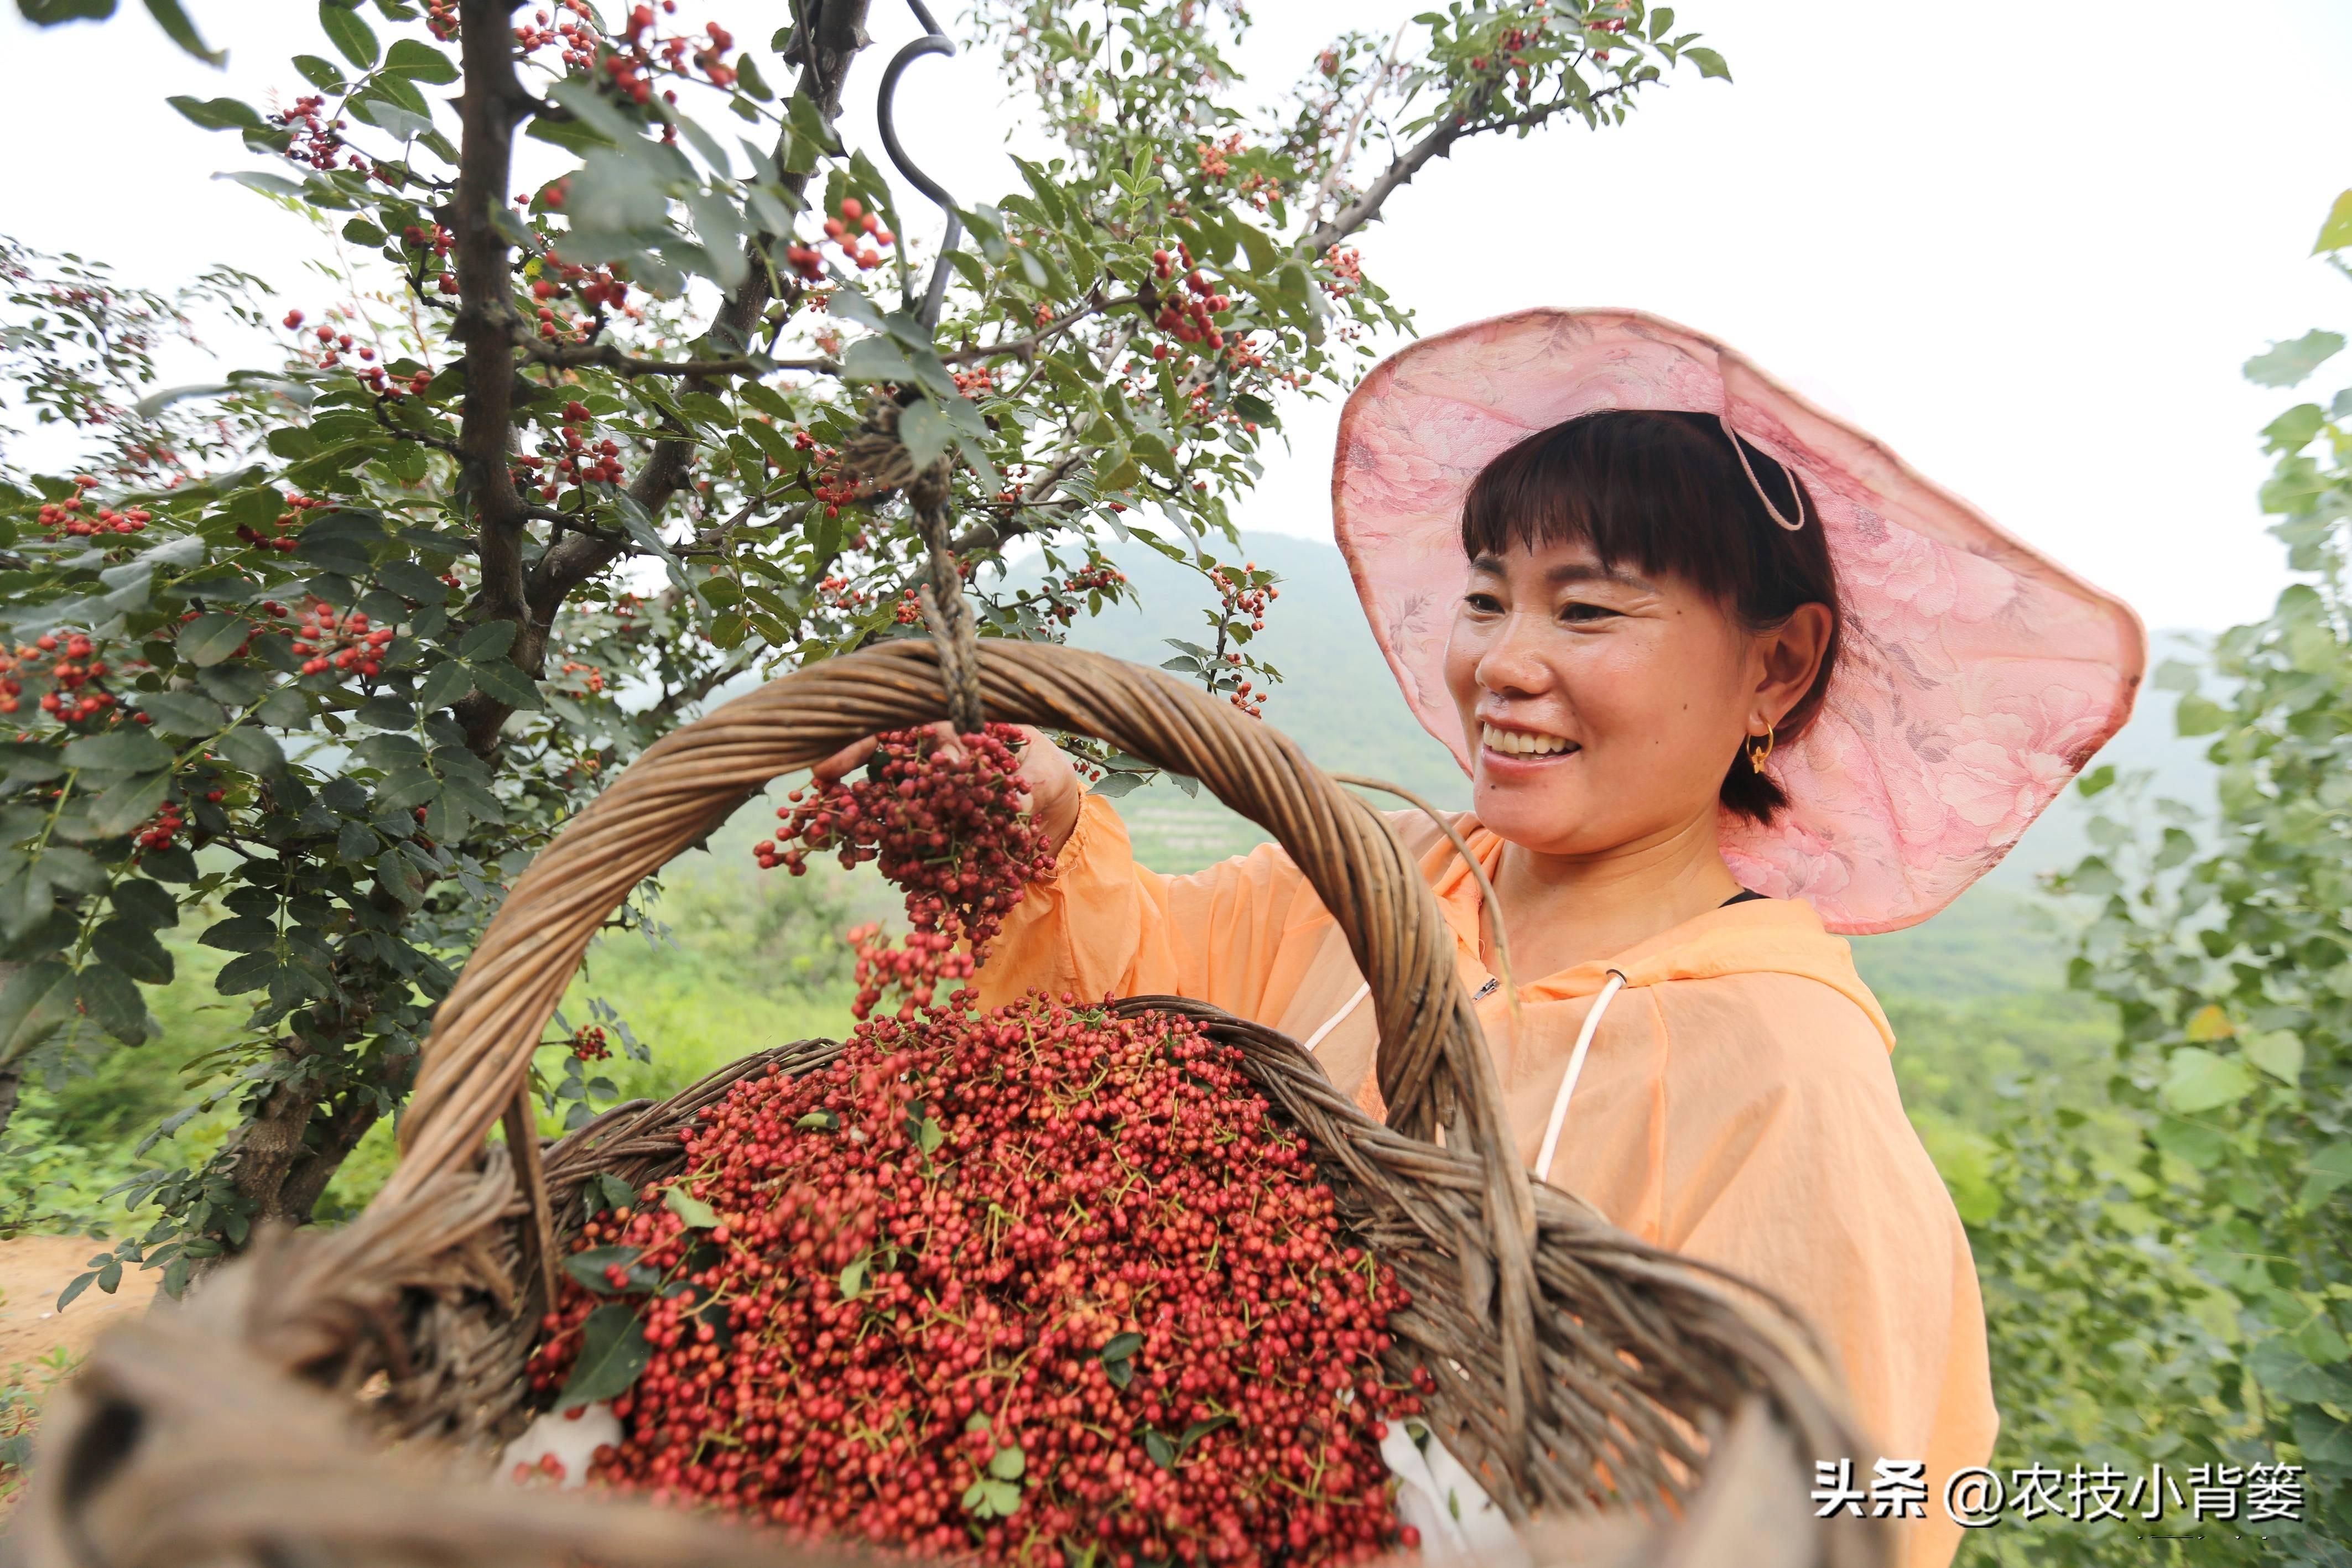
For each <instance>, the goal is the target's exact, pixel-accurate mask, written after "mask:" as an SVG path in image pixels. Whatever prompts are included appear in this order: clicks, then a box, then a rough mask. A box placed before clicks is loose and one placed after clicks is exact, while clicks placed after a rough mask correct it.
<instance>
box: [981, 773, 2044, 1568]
mask: <svg viewBox="0 0 2352 1568" xmlns="http://www.w3.org/2000/svg"><path fill="white" fill-rule="evenodd" d="M1391 821H1393V822H1394V824H1395V826H1396V828H1397V830H1398V831H1399V833H1400V834H1401V835H1402V836H1403V838H1404V839H1405V841H1406V842H1407V844H1408V845H1410V846H1412V849H1413V850H1414V851H1415V852H1417V853H1419V854H1420V856H1421V865H1422V873H1423V876H1425V877H1426V878H1427V879H1428V880H1429V882H1430V884H1431V886H1432V888H1433V891H1434V892H1435V893H1436V894H1437V899H1438V904H1439V907H1440V908H1441V909H1443V910H1444V914H1445V917H1446V920H1447V922H1448V923H1449V924H1450V925H1452V926H1453V928H1454V938H1455V946H1456V949H1457V953H1458V956H1459V964H1460V974H1461V977H1462V980H1463V983H1464V985H1465V987H1467V988H1469V990H1470V991H1471V992H1472V993H1473V994H1475V993H1476V992H1477V991H1478V989H1479V988H1481V987H1482V986H1484V985H1485V984H1486V981H1487V979H1488V978H1489V977H1488V975H1487V972H1486V967H1485V966H1484V965H1483V964H1482V963H1481V962H1480V961H1479V957H1478V946H1479V944H1478V929H1479V921H1478V915H1479V909H1478V896H1479V895H1478V887H1477V883H1476V882H1475V880H1474V879H1473V878H1472V877H1471V876H1470V875H1469V873H1468V872H1467V870H1466V869H1465V867H1464V866H1463V865H1462V863H1461V861H1460V859H1459V857H1458V856H1456V855H1455V854H1454V851H1453V849H1452V848H1451V846H1449V845H1448V844H1447V843H1446V841H1445V840H1444V838H1443V837H1442V836H1441V835H1440V834H1438V833H1437V832H1436V831H1435V830H1434V829H1433V828H1432V827H1431V826H1430V824H1429V823H1428V822H1427V821H1426V820H1425V819H1423V818H1421V817H1419V816H1418V815H1417V814H1412V813H1399V814H1398V815H1397V816H1395V817H1393V818H1392V819H1391ZM1454 823H1455V826H1456V828H1457V829H1458V830H1459V831H1461V832H1462V834H1463V836H1464V838H1465V840H1466V841H1468V843H1469V845H1470V848H1471V852H1473V853H1474V854H1475V855H1477V856H1478V858H1479V860H1480V862H1481V863H1482V864H1483V865H1484V866H1485V867H1486V870H1487V873H1488V874H1489V875H1490V876H1491V875H1492V874H1493V873H1494V870H1495V867H1496V862H1497V861H1498V860H1499V858H1500V854H1501V841H1500V840H1498V839H1497V838H1496V836H1495V835H1494V834H1492V833H1490V832H1488V831H1486V829H1484V828H1482V827H1480V826H1479V825H1478V824H1477V822H1476V821H1475V820H1474V819H1472V818H1470V817H1468V816H1466V815H1465V816H1462V817H1457V818H1455V819H1454ZM1611 969H1616V970H1618V971H1620V972H1622V974H1623V975H1624V976H1625V978H1626V982H1627V984H1626V986H1625V988H1624V989H1623V990H1622V992H1621V994H1619V995H1618V996H1617V997H1616V998H1615V999H1614V1000H1613V1002H1612V1004H1611V1005H1610V1007H1609V1009H1608V1010H1607V1011H1606V1012H1605V1013H1604V1014H1603V1015H1602V1019H1601V1026H1600V1028H1599V1030H1598V1031H1597V1033H1596V1035H1595V1037H1594V1040H1593V1043H1592V1045H1591V1049H1590V1051H1589V1053H1588V1056H1587V1060H1586V1061H1585V1065H1584V1069H1583V1071H1582V1074H1581V1076H1580V1078H1579V1080H1578V1082H1577V1086H1576V1089H1575V1092H1574V1093H1573V1095H1572V1097H1571V1100H1570V1109H1569V1113H1568V1121H1567V1126H1566V1133H1565V1135H1564V1136H1563V1137H1562V1139H1561V1140H1560V1144H1559V1155H1558V1156H1557V1157H1556V1158H1555V1160H1554V1161H1553V1165H1552V1168H1551V1170H1550V1171H1549V1172H1548V1173H1544V1174H1545V1175H1546V1176H1548V1178H1549V1180H1551V1181H1553V1182H1554V1183H1556V1184H1558V1185H1559V1186H1563V1187H1565V1188H1567V1189H1568V1190H1570V1191H1571V1192H1575V1193H1577V1194H1579V1195H1580V1196H1581V1197H1585V1198H1586V1199H1588V1200H1590V1201H1591V1202H1592V1203H1593V1204H1595V1205H1596V1206H1598V1207H1600V1209H1601V1212H1603V1213H1604V1214H1606V1215H1608V1216H1609V1218H1611V1219H1612V1221H1614V1222H1615V1223H1616V1224H1617V1225H1619V1226H1621V1227H1622V1228H1624V1229H1626V1230H1629V1231H1631V1232H1632V1233H1633V1234H1634V1235H1635V1236H1638V1237H1640V1238H1642V1239H1643V1240H1645V1241H1649V1242H1653V1243H1654V1244H1657V1245H1659V1246H1663V1247H1667V1248H1671V1249H1675V1250H1676V1251H1680V1252H1684V1253H1687V1254H1688V1255H1690V1256H1692V1257H1694V1258H1699V1259H1704V1260H1707V1261H1709V1262H1712V1263H1717V1264H1720V1265H1722V1266H1723V1267H1725V1268H1727V1269H1729V1270H1733V1271H1735V1272H1737V1273H1738V1274H1741V1275H1744V1276H1746V1277H1747V1278H1748V1279H1751V1280H1753V1281H1756V1282H1758V1283H1759V1284H1760V1285H1763V1286H1765V1287H1766V1288H1768V1289H1769V1290H1772V1291H1777V1292H1778V1293H1779V1294H1780V1296H1781V1297H1782V1298H1783V1299H1785V1300H1787V1301H1790V1303H1791V1304H1792V1305H1794V1306H1795V1307H1796V1308H1797V1309H1798V1310H1799V1311H1800V1312H1803V1313H1805V1314H1806V1316H1807V1317H1809V1318H1810V1319H1811V1322H1813V1324H1814V1326H1815V1328H1816V1329H1817V1330H1818V1331H1819V1332H1820V1333H1822V1336H1823V1338H1824V1340H1825V1341H1826V1342H1827V1343H1829V1344H1830V1345H1831V1346H1832V1348H1833V1350H1834V1351H1835V1352H1836V1353H1837V1354H1839V1355H1840V1356H1841V1358H1842V1360H1843V1364H1844V1370H1845V1375H1846V1379H1847V1386H1848V1389H1849V1391H1850V1393H1851V1394H1852V1396H1853V1404H1854V1408H1855V1413H1856V1415H1857V1416H1859V1418H1860V1419H1861V1421H1862V1423H1863V1426H1864V1429H1865V1430H1866V1431H1867V1432H1868V1433H1869V1434H1870V1435H1871V1436H1872V1437H1874V1438H1875V1439H1876V1440H1877V1441H1878V1443H1879V1445H1880V1449H1881V1451H1882V1452H1883V1453H1885V1454H1886V1455H1887V1456H1889V1457H1890V1458H1897V1459H1923V1460H1925V1461H1926V1462H1927V1483H1928V1491H1927V1518H1926V1520H1925V1521H1924V1522H1921V1523H1917V1524H1913V1525H1910V1526H1907V1527H1906V1530H1905V1545H1904V1551H1903V1552H1902V1562H1903V1563H1904V1565H1905V1568H1943V1565H1944V1564H1946V1563H1948V1562H1949V1561H1950V1560H1951V1557H1952V1554H1953V1552H1955V1551H1956V1550H1957V1548H1958V1542H1959V1533H1960V1532H1959V1528H1958V1526H1957V1525H1955V1524H1953V1523H1952V1522H1951V1521H1949V1519H1948V1516H1947V1515H1946V1513H1945V1511H1944V1508H1943V1479H1944V1477H1946V1476H1947V1475H1948V1474H1949V1473H1950V1472H1951V1471H1952V1470H1953V1469H1958V1468H1961V1467H1965V1466H1970V1465H1980V1464H1983V1463H1985V1462H1986V1460H1987V1459H1988V1458H1990V1454H1991V1452H1992V1441H1993V1434H1994V1432H1995V1430H1996V1429H1997V1427H1998V1426H1999V1417H1998V1416H1997V1415H1996V1413H1995V1411H1994V1409H1993V1403H1992V1386H1991V1379H1990V1373H1989V1369H1988V1366H1987V1363H1986V1351H1985V1327H1984V1307H1983V1303H1982V1301H1981V1300H1980V1298H1979V1294H1978V1290H1977V1277H1976V1268H1975V1265H1974V1263H1973V1261H1972V1260H1971V1259H1970V1258H1969V1243H1968V1237H1967V1235H1966V1233H1965V1232H1964V1231H1963V1230H1962V1229H1961V1227H1960V1220H1959V1216H1958V1213H1957V1212H1955V1210H1954V1209H1953V1207H1952V1200H1951V1197H1950V1195H1949V1194H1948V1192H1947V1191H1946V1190H1945V1187H1944V1184H1943V1181H1942V1179H1941V1178H1940V1177H1939V1176H1937V1174H1936V1168H1935V1166H1933V1165H1932V1164H1931V1163H1929V1161H1928V1158H1927V1151H1926V1150H1925V1149H1924V1148H1922V1147H1921V1145H1920V1143H1919V1138H1918V1135H1917V1134H1916V1133H1914V1132H1913V1131H1912V1128H1911V1124H1910V1123H1909V1122H1908V1120H1906V1117H1905V1116H1904V1113H1903V1104H1902V1101H1901V1099H1900V1098H1899V1097H1898V1095H1897V1093H1896V1092H1895V1074H1894V1071H1893V1070H1892V1068H1891V1066H1890V1065H1889V1063H1888V1061H1887V1053H1888V1051H1891V1050H1892V1049H1893V1047H1894V1044H1895V1035H1894V1031H1893V1030H1891V1029H1890V1028H1889V1027H1888V1025H1887V1022H1886V1015H1885V1013H1884V1012H1882V1011H1881V1010H1880V1009H1879V1006H1878V1002H1877V1000H1876V998H1874V997H1873V996H1872V995H1871V993H1870V988H1868V987H1867V986H1865V985H1864V984H1863V982H1862V977H1861V976H1860V975H1858V974H1856V973H1855V971H1854V967H1853V956H1852V953H1851V949H1849V947H1848V946H1847V945H1846V944H1845V943H1844V942H1843V940H1841V939H1840V938H1838V937H1835V936H1831V935H1829V934H1828V933H1827V932H1826V931H1825V930H1823V929H1822V923H1821V920H1820V918H1819V917H1818V916H1817V915H1815V914H1814V913H1813V910H1812V906H1811V905H1810V904H1804V903H1802V902H1798V901H1769V900H1768V901H1756V902H1749V903H1744V904H1732V905H1729V906H1727V907H1726V908H1722V909H1717V910H1713V911H1710V912H1709V913H1707V914H1705V915H1700V916H1699V917H1698V918H1696V920H1691V921H1686V922H1685V923H1684V924H1683V925H1677V926H1675V928H1674V929H1672V930H1670V931H1666V932H1664V933H1662V934H1661V935H1659V936H1654V937H1653V938H1651V939H1650V940H1649V941H1647V942H1644V943H1643V944H1641V945H1640V946H1637V947H1634V948H1633V949H1632V950H1631V951H1629V952H1626V953H1622V954H1620V955H1619V956H1617V957H1616V958H1615V959H1614V960H1613V961H1612V962H1611V963H1609V964H1606V965H1603V964H1583V965H1579V966H1577V967H1574V968H1570V969H1564V970H1561V971H1560V972H1559V973H1558V974H1554V975H1548V976H1545V977H1542V978H1540V979H1538V980H1535V981H1533V982H1532V983H1523V984H1521V985H1520V987H1519V1002H1520V1019H1519V1022H1518V1024H1517V1027H1516V1029H1515V1028H1514V1026H1513V1025H1512V1022H1511V1019H1510V1017H1509V1014H1508V1011H1507V1006H1506V1003H1505V998H1503V997H1502V996H1501V995H1500V993H1499V990H1498V991H1496V993H1492V994H1489V995H1488V996H1487V997H1486V998H1484V999H1483V1000H1481V1001H1480V1002H1479V1004H1478V1010H1479V1016H1480V1018H1481V1019H1483V1020H1484V1022H1485V1024H1486V1032H1487V1038H1488V1040H1490V1041H1494V1042H1497V1043H1496V1045H1495V1047H1494V1049H1495V1051H1496V1065H1497V1067H1498V1068H1499V1070H1500V1072H1501V1076H1502V1081H1503V1090H1504V1095H1505V1098H1506V1101H1507V1107H1508V1110H1509V1112H1510V1114H1511V1118H1512V1122H1513V1124H1514V1126H1515V1127H1516V1128H1517V1133H1518V1138H1519V1145H1520V1151H1519V1152H1520V1157H1521V1158H1522V1159H1524V1160H1526V1161H1528V1163H1529V1164H1532V1163H1533V1162H1534V1160H1535V1157H1536V1155H1537V1153H1538V1149H1539V1146H1540V1145H1541V1142H1542V1139H1543V1134H1544V1126H1545V1124H1546V1122H1547V1120H1548V1119H1549V1115H1550V1113H1551V1109H1552V1102H1553V1100H1554V1098H1555V1096H1556V1095H1557V1093H1558V1091H1559V1084H1560V1082H1561V1080H1562V1078H1563V1077H1564V1075H1565V1073H1566V1071H1567V1066H1568V1061H1569V1057H1570V1053H1571V1051H1572V1050H1573V1047H1574V1044H1575V1041H1576V1038H1577V1033H1578V1030H1579V1029H1580V1027H1581V1026H1582V1024H1583V1022H1584V1019H1585V1015H1586V1013H1587V1012H1588V1011H1589V1010H1590V1009H1591V1006H1592V1003H1593V999H1594V998H1595V997H1596V996H1597V995H1598V994H1599V993H1600V991H1601V988H1602V986H1603V984H1604V983H1605V981H1606V979H1607V976H1608V972H1609V971H1610V970H1611ZM1362 981H1363V977H1362V976H1361V975H1360V973H1359V972H1358V971H1357V968H1356V966H1355V962H1354V960H1353V958H1352V957H1351V956H1349V952H1348V947H1347V944H1346V942H1345V941H1344V940H1343V939H1342V938H1341V936H1340V935H1339V929H1338V927H1337V926H1336V925H1334V924H1333V923H1332V920H1331V918H1330V916H1329V915H1327V914H1326V913H1325V912H1324V909H1323V906H1322V904H1321V902H1320V901H1319V900H1318V898H1317V897H1316V895H1315V892H1314V889H1313V888H1311V887H1309V886H1308V885H1307V881H1306V879H1305V878H1304V877H1303V876H1301V875H1300V874H1299V873H1298V870H1297V867H1296V866H1294V865H1293V864H1292V863H1291V861H1290V857H1289V856H1288V855H1286V854H1285V853H1284V852H1282V851H1281V850H1280V849H1279V848H1278V847H1276V846H1275V845H1272V844H1267V845H1264V846H1261V847H1260V848H1258V849H1257V850H1255V851H1254V852H1251V853H1250V854H1247V855H1244V856H1242V857H1240V858H1239V859H1236V860H1230V861H1227V862H1223V864H1220V865H1215V866H1212V867H1210V868H1209V869H1208V870H1206V871H1203V872H1200V873H1195V874H1194V875H1192V876H1182V877H1170V876H1161V875H1160V874H1159V873H1155V872H1152V871H1150V870H1147V869H1145V868H1144V867H1142V866H1139V865H1138V864H1137V863H1136V862H1135V859H1134V857H1133V855H1132V853H1131V852H1129V844H1128V838H1127V830H1126V827H1125V825H1124V824H1123V823H1122V822H1121V821H1119V819H1118V813H1117V812H1116V811H1114V810H1112V809H1111V807H1110V804H1109V802H1108V801H1107V800H1102V799H1099V798H1097V797H1091V796H1090V797H1088V798H1087V801H1086V803H1085V806H1084V809H1083V810H1082V811H1081V812H1080V814H1079V818H1078V825H1077V828H1076V831H1075V832H1074V833H1073V834H1072V835H1071V838H1070V841H1069V842H1068V843H1067V844H1066V846H1064V848H1063V851H1062V854H1061V858H1060V861H1059V862H1058V864H1057V866H1056V869H1055V874H1054V876H1053V877H1052V878H1051V879H1050V880H1048V881H1046V882H1044V883H1038V884H1036V885H1034V886H1033V887H1032V888H1031V889H1030V891H1029V894H1028V896H1027V897H1026V898H1025V899H1024V901H1023V903H1022V904H1021V905H1020V906H1019V907H1018V908H1017V909H1016V910H1014V911H1013V914H1012V915H1011V916H1010V918H1008V919H1007V920H1006V922H1005V925H1004V929H1003V933H1002V934H1001V935H1000V936H998V937H997V939H996V941H995V942H994V943H993V944H992V945H991V947H990V950H989V955H988V957H987V961H986V962H985V963H984V964H983V965H982V968H981V971H980V976H979V979H978V984H979V987H980V989H981V993H982V999H983V1001H985V1002H986V1003H987V1004H988V1005H991V1006H993V1005H996V1004H997V1003H1000V1002H1003V1001H1006V1000H1009V999H1011V998H1016V997H1018V996H1020V995H1021V994H1022V993H1023V992H1024V991H1026V990H1028V989H1030V988H1038V989H1042V990H1046V991H1051V992H1061V991H1070V992H1073V993H1075V994H1076V995H1077V996H1080V997H1086V998H1097V997H1102V996H1105V995H1115V996H1129V995H1139V994H1143V993H1150V992H1167V993H1173V994H1176V995H1181V996H1188V997H1193V998H1199V999H1201V1000H1203V1001H1207V1002H1212V1003H1213V1004H1215V1005H1216V1006H1218V1007H1221V1008H1223V1009H1225V1010H1226V1011H1228V1012H1231V1013H1235V1014H1238V1015H1239V1016H1241V1017H1244V1018H1248V1019H1255V1020H1257V1021H1258V1022H1261V1023H1264V1024H1267V1025H1269V1026H1271V1027H1273V1028H1276V1029H1278V1030H1282V1031H1283V1032H1284V1033H1286V1034H1287V1035H1289V1036H1290V1037H1291V1038H1292V1039H1294V1040H1299V1041H1301V1042H1302V1043H1304V1042H1306V1041H1307V1040H1310V1039H1313V1038H1314V1037H1316V1036H1317V1034H1318V1031H1321V1039H1320V1040H1318V1042H1317V1044H1316V1046H1315V1052H1316V1056H1317V1058H1318V1060H1319V1061H1321V1062H1322V1064H1323V1066H1324V1068H1325V1069H1326V1070H1327V1071H1328V1072H1329V1073H1330V1075H1331V1078H1332V1080H1333V1082H1336V1083H1337V1084H1338V1085H1339V1087H1340V1088H1341V1089H1342V1090H1344V1091H1347V1092H1352V1093H1354V1094H1355V1095H1356V1097H1357V1101H1358V1103H1360V1104H1361V1105H1363V1106H1364V1108H1365V1109H1366V1110H1367V1111H1370V1113H1372V1114H1374V1115H1378V1114H1380V1113H1381V1106H1380V1098H1379V1091H1378V1088H1377V1086H1376V1084H1375V1082H1374V1079H1373V1075H1372V1072H1371V1065H1372V1052H1373V1047H1374V1044H1375V1040H1374V1033H1373V1029H1372V1019H1371V1009H1370V1006H1369V1005H1368V1004H1365V1003H1363V1002H1360V1001H1355V1005H1354V1006H1353V1007H1352V1008H1350V1005H1349V1004H1350V1002H1351V1001H1354V1000H1355V998H1357V995H1358V993H1359V991H1360V988H1361V986H1362ZM1335 1020H1336V1021H1335ZM1839 1457H1841V1456H1834V1455H1816V1456H1809V1458H1839ZM1853 1458H1854V1459H1855V1480H1856V1484H1857V1485H1859V1486H1860V1487H1862V1488H1863V1489H1864V1490H1868V1487H1869V1474H1870V1472H1869V1456H1866V1455H1855V1456H1853ZM1865 1506H1867V1505H1865Z"/></svg>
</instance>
